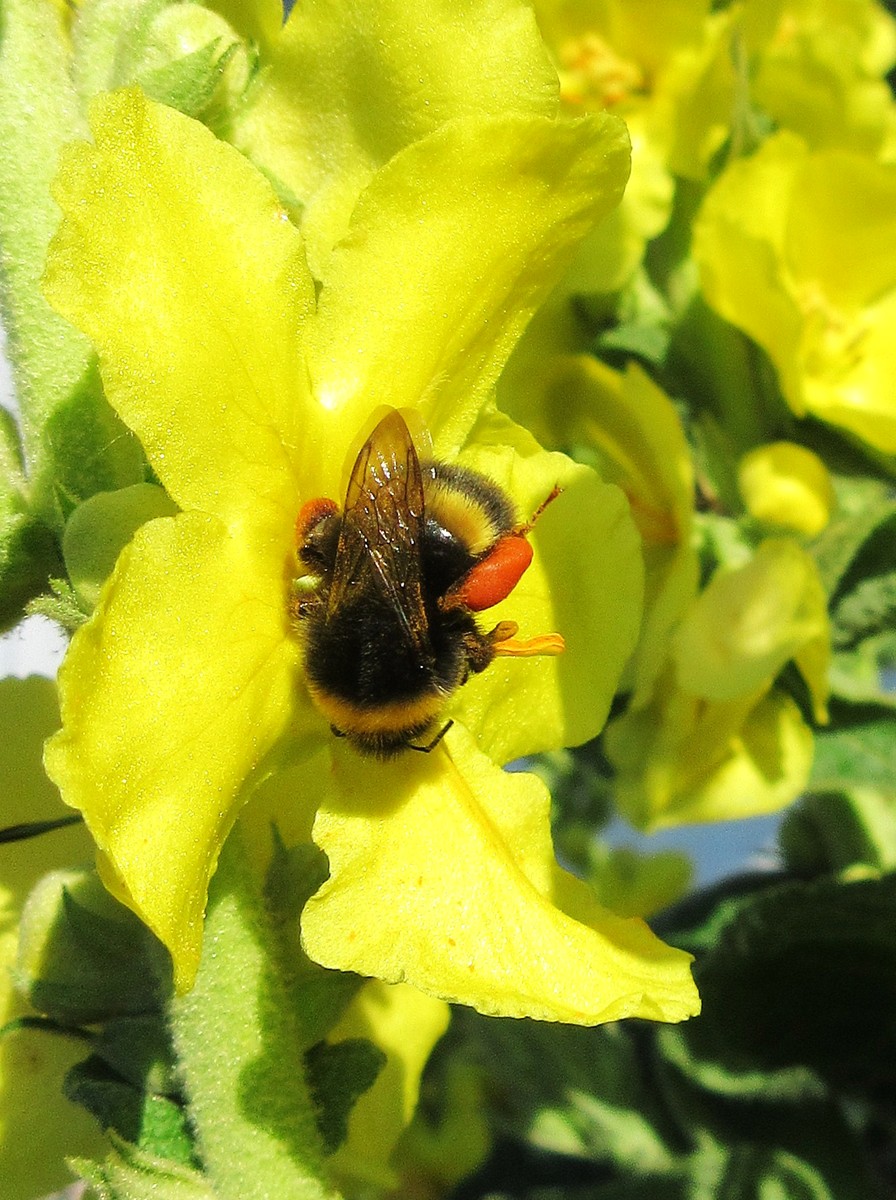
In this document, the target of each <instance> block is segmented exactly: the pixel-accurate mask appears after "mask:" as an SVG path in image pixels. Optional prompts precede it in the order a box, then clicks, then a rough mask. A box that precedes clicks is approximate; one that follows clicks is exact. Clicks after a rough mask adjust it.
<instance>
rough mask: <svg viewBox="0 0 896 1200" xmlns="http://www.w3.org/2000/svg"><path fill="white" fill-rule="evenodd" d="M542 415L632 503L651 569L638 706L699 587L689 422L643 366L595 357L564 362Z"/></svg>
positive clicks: (639, 652) (560, 439)
mask: <svg viewBox="0 0 896 1200" xmlns="http://www.w3.org/2000/svg"><path fill="white" fill-rule="evenodd" d="M541 416H542V420H543V422H544V425H545V428H546V431H547V433H548V437H549V439H550V441H552V442H555V443H556V444H559V445H575V446H578V447H579V448H580V449H581V450H582V451H583V452H584V453H589V454H593V455H595V457H596V460H597V466H598V470H599V471H600V474H601V476H602V478H605V479H607V480H609V481H611V482H613V483H616V484H618V485H619V487H621V488H622V490H623V491H624V492H625V494H626V496H627V498H628V501H629V504H630V505H631V510H632V516H633V518H634V521H635V524H636V525H637V527H638V532H639V534H640V535H641V542H642V549H643V554H644V565H645V568H646V578H645V597H644V622H643V625H642V628H641V634H640V637H639V641H638V647H637V649H636V652H635V656H634V659H633V662H632V664H631V665H630V668H629V674H630V676H631V686H632V690H633V692H634V703H636V704H638V703H640V702H641V700H642V699H643V698H644V697H645V696H646V695H648V694H649V692H650V689H651V686H652V684H653V680H654V678H655V677H656V675H657V673H658V671H659V670H660V667H661V665H662V662H663V659H664V658H665V655H666V653H667V649H668V640H669V636H670V634H671V632H672V630H673V629H674V627H675V626H676V625H677V624H678V622H679V621H680V619H681V617H682V615H683V614H684V612H685V611H686V609H687V608H688V607H689V606H690V604H691V603H692V601H693V599H694V597H695V595H696V592H697V581H698V573H699V571H698V563H697V554H696V551H695V550H694V547H693V544H692V540H693V538H692V534H693V516H694V473H693V466H692V464H691V456H690V451H689V448H688V444H687V439H686V438H685V434H684V430H683V429H682V426H681V420H680V418H679V416H678V413H677V412H676V411H675V406H674V405H673V403H672V401H671V400H670V399H669V397H668V396H667V395H666V394H665V392H663V391H662V390H661V389H660V388H659V387H658V386H657V385H656V384H655V383H654V382H653V381H652V380H651V379H650V377H649V376H648V375H647V374H646V373H645V372H644V371H643V370H641V368H640V367H639V366H637V365H636V364H634V363H631V364H630V365H629V366H628V367H627V369H626V370H625V371H624V372H619V371H614V370H613V369H612V368H610V367H608V366H606V365H605V364H603V363H600V362H598V361H597V360H596V359H594V358H589V357H587V356H585V355H580V356H576V357H567V358H560V359H557V360H556V362H555V363H554V368H553V373H552V375H551V377H550V383H549V385H548V386H547V387H546V389H545V399H544V405H543V412H542V414H541Z"/></svg>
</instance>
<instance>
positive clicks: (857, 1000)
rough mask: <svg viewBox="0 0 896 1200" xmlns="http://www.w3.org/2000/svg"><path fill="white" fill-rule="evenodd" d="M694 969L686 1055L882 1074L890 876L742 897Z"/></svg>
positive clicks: (887, 1056)
mask: <svg viewBox="0 0 896 1200" xmlns="http://www.w3.org/2000/svg"><path fill="white" fill-rule="evenodd" d="M695 977H696V978H697V980H698V986H699V988H700V993H701V996H702V997H703V1005H704V1007H703V1012H702V1014H701V1016H700V1017H698V1018H695V1019H694V1020H692V1021H691V1022H690V1023H689V1024H688V1025H687V1026H685V1027H684V1032H683V1036H684V1038H685V1039H686V1041H687V1043H688V1046H689V1047H690V1050H691V1052H692V1053H694V1054H695V1055H696V1056H698V1057H700V1058H702V1059H710V1060H713V1061H716V1062H718V1063H720V1064H721V1065H722V1066H723V1067H725V1068H726V1069H728V1070H730V1071H757V1070H759V1071H778V1070H782V1069H784V1068H788V1067H797V1066H803V1067H807V1068H809V1069H811V1070H813V1071H816V1072H818V1073H819V1074H820V1075H821V1076H823V1077H824V1078H827V1079H830V1080H834V1081H841V1080H852V1079H858V1080H862V1081H863V1084H864V1086H866V1087H870V1086H872V1085H873V1081H874V1080H875V1079H880V1081H881V1082H883V1080H884V1077H886V1076H887V1073H888V1071H889V1066H888V1064H890V1063H892V1062H893V1061H894V1057H896V874H893V875H886V876H884V877H882V878H880V879H864V880H858V881H855V882H840V881H837V880H833V879H821V880H816V881H813V882H810V883H798V882H794V883H782V884H779V885H777V886H772V887H769V888H767V889H766V890H765V891H763V892H759V893H757V894H756V895H755V896H753V897H748V898H743V899H742V900H741V902H740V908H739V911H737V912H736V914H735V915H734V917H733V919H732V920H730V921H728V922H727V923H725V924H724V925H723V927H722V929H721V931H720V934H719V936H718V939H717V941H716V942H715V944H714V945H712V947H711V948H710V949H709V950H708V951H707V952H705V953H704V954H703V955H702V956H700V957H699V958H698V962H697V964H696V967H695Z"/></svg>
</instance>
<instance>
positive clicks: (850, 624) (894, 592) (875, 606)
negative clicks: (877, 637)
mask: <svg viewBox="0 0 896 1200" xmlns="http://www.w3.org/2000/svg"><path fill="white" fill-rule="evenodd" d="M886 628H888V629H896V571H890V572H888V573H887V574H886V575H874V576H869V577H867V578H865V579H862V580H860V582H859V583H858V584H857V585H856V587H855V588H854V589H853V590H852V591H851V592H850V593H849V594H848V595H846V596H844V598H843V600H842V601H841V602H840V603H839V604H838V605H837V607H836V608H835V610H834V614H833V629H832V637H833V642H834V645H835V646H838V647H847V648H848V647H850V646H854V645H855V644H856V642H859V641H861V640H862V638H866V637H868V636H870V635H871V634H874V633H878V632H880V630H882V629H886Z"/></svg>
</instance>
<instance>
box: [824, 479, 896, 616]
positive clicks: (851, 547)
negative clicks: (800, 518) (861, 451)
mask: <svg viewBox="0 0 896 1200" xmlns="http://www.w3.org/2000/svg"><path fill="white" fill-rule="evenodd" d="M894 528H896V503H894V502H893V501H892V500H889V499H888V500H879V501H877V502H876V503H874V502H872V503H870V504H866V505H863V506H862V507H861V508H860V509H859V510H858V511H857V512H850V513H848V514H847V515H845V516H842V517H840V518H838V519H837V520H835V521H832V522H831V524H830V525H829V526H828V527H827V529H826V530H825V531H824V533H822V534H821V535H820V536H819V537H818V539H817V540H816V542H815V544H814V545H813V547H812V553H813V556H814V558H815V561H816V562H817V564H818V570H819V572H820V574H821V579H822V582H823V584H824V587H825V591H826V592H827V593H828V595H829V596H831V597H832V599H834V600H836V599H837V598H838V597H839V596H841V595H843V594H844V593H845V592H847V591H848V590H849V589H850V588H851V587H852V586H853V585H854V584H855V582H857V580H858V579H859V578H861V577H862V575H870V574H874V573H879V571H877V572H875V571H873V570H872V569H871V567H872V566H873V564H874V563H875V561H876V562H877V563H882V564H884V565H885V564H886V563H887V561H888V560H889V565H890V566H894V565H896V560H894V555H893V552H892V538H893V530H894ZM888 544H889V550H890V553H889V554H887V547H888ZM869 552H870V553H869ZM868 557H870V560H871V561H870V562H868V561H867V559H868ZM860 568H861V569H860Z"/></svg>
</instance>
